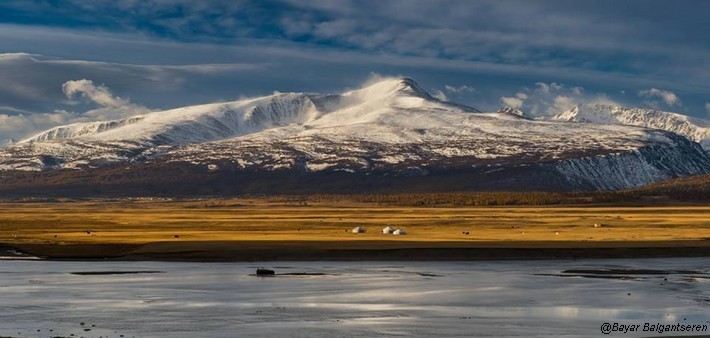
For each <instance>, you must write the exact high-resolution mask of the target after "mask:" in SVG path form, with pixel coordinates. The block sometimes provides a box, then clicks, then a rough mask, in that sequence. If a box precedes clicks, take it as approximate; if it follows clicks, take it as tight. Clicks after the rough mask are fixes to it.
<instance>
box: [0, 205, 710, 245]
mask: <svg viewBox="0 0 710 338" xmlns="http://www.w3.org/2000/svg"><path fill="white" fill-rule="evenodd" d="M595 223H601V224H603V227H601V228H595V227H594V226H593V225H594V224H595ZM387 225H390V226H393V227H395V228H403V229H406V231H407V235H404V236H393V235H383V234H382V232H381V229H382V228H383V227H385V226H387ZM356 226H362V227H364V228H366V229H367V232H366V233H364V234H353V233H351V232H350V230H351V229H352V228H353V227H356ZM87 231H88V233H87ZM466 232H467V233H468V234H466ZM708 239H710V206H702V205H700V206H687V205H686V206H634V207H631V206H623V207H612V206H500V207H453V206H438V207H402V206H392V205H378V204H374V203H364V202H353V201H345V200H341V201H329V202H325V201H320V202H308V203H297V202H292V201H283V200H281V201H280V200H274V199H272V200H269V199H223V200H192V201H172V200H113V201H110V200H95V201H65V202H14V203H10V202H5V203H0V243H5V244H8V245H21V244H106V243H110V244H146V243H154V242H175V243H176V244H177V243H179V242H183V241H185V242H200V241H251V242H253V241H272V242H279V241H305V242H308V241H314V242H343V243H345V242H358V241H365V242H370V243H373V242H379V241H382V242H384V241H389V242H391V241H398V242H402V243H406V242H412V243H414V242H431V243H439V244H443V243H445V242H451V243H453V242H456V243H461V242H480V241H488V242H490V241H499V242H506V241H515V242H521V241H529V242H535V241H548V242H549V241H559V242H570V241H572V242H596V241H599V242H608V241H682V240H685V241H687V240H708ZM363 243H364V242H363Z"/></svg>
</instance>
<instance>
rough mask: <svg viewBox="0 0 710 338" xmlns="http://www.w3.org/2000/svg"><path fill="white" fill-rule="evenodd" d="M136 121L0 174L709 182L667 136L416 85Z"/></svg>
mask: <svg viewBox="0 0 710 338" xmlns="http://www.w3.org/2000/svg"><path fill="white" fill-rule="evenodd" d="M129 119H131V120H117V121H106V122H93V123H87V124H77V125H70V126H63V127H57V128H53V129H50V130H48V131H45V132H43V133H40V134H38V135H36V136H35V137H33V138H29V139H27V140H24V141H23V142H20V143H18V144H14V145H11V146H9V147H6V148H2V149H0V175H2V172H6V174H5V175H4V176H5V177H6V179H7V180H10V177H13V175H11V174H8V172H16V171H34V172H39V174H37V175H36V177H42V178H41V179H39V178H37V179H32V181H33V182H35V183H36V184H39V185H41V184H43V183H42V182H45V181H43V180H50V177H56V175H55V174H50V173H47V174H42V172H51V171H57V170H58V171H62V172H63V173H61V174H60V176H62V177H63V180H64V181H66V182H75V183H74V184H79V185H80V184H82V183H81V181H74V179H73V178H71V177H93V176H97V177H99V176H101V175H103V174H102V173H110V174H107V175H109V176H110V177H113V179H114V180H115V181H120V182H128V183H127V184H132V185H135V184H139V183H138V182H140V184H139V185H149V186H150V185H155V184H156V183H155V182H163V181H165V178H163V177H161V176H160V175H162V174H164V173H168V172H172V173H173V175H192V177H193V178H194V177H200V178H201V179H202V180H203V181H204V182H221V183H219V184H217V183H215V185H214V186H211V187H212V188H211V189H222V188H223V187H221V186H220V185H224V184H238V185H240V186H239V187H232V188H229V189H234V190H229V189H228V190H229V191H231V192H233V193H238V191H240V189H243V190H249V191H252V190H256V191H258V188H256V187H254V185H256V186H268V187H269V188H268V189H267V190H269V189H270V190H276V191H275V192H278V189H284V190H287V188H286V187H285V185H286V184H278V181H277V182H276V183H273V182H268V181H269V180H272V179H277V178H278V180H282V181H283V182H291V183H290V184H292V185H293V186H296V187H300V188H293V189H294V192H297V191H298V189H303V190H309V191H310V190H311V189H315V188H314V187H311V186H309V187H306V186H304V184H305V183H304V182H309V184H311V185H316V186H318V185H322V186H324V187H331V188H332V189H334V191H335V192H337V191H347V190H348V189H351V190H353V191H354V190H358V189H360V188H355V187H354V186H353V184H357V183H355V182H358V181H361V182H370V183H369V184H371V185H372V186H371V187H370V188H368V189H383V188H384V187H388V186H396V187H397V188H396V189H419V188H421V189H440V188H447V186H446V184H442V186H441V187H435V183H433V182H434V181H437V180H438V181H441V182H450V183H447V184H451V185H452V186H450V187H448V188H457V187H456V186H457V184H455V183H453V181H452V179H453V178H455V177H458V178H460V179H462V180H466V181H467V182H469V183H468V184H459V185H458V187H466V188H465V189H494V190H495V189H499V188H505V189H520V190H527V189H528V188H530V187H535V188H537V189H545V187H546V185H545V184H548V185H549V187H550V188H551V189H559V190H580V189H582V190H616V189H626V188H633V187H638V186H641V185H644V184H649V183H653V182H657V181H660V180H665V179H669V178H675V177H682V176H689V175H697V174H704V173H708V172H710V157H708V156H709V155H708V154H707V153H706V152H705V151H703V150H702V148H701V147H700V146H699V145H698V144H697V143H693V142H691V141H689V140H687V139H686V138H684V137H681V136H678V135H677V134H674V133H671V132H667V131H662V130H657V129H648V128H644V127H637V126H627V125H620V124H596V123H577V122H568V121H540V120H531V119H527V118H525V117H524V114H522V112H520V111H519V110H514V109H503V110H501V111H499V112H495V113H482V112H480V111H479V110H477V109H475V108H472V107H468V106H464V105H459V104H456V103H451V102H445V101H441V100H438V99H436V98H433V97H432V96H431V95H429V94H428V93H427V92H426V91H424V90H423V89H422V88H421V87H420V86H419V85H418V84H417V83H416V82H415V81H414V80H412V79H409V78H389V79H384V80H381V81H378V82H375V83H372V84H369V85H367V86H364V87H362V88H359V89H355V90H351V91H347V92H344V93H341V94H306V93H277V94H274V95H270V96H265V97H259V98H251V99H245V100H238V101H232V102H225V103H212V104H205V105H198V106H188V107H182V108H177V109H170V110H166V111H159V112H153V113H148V114H144V115H141V116H134V117H131V118H129ZM27 175H30V176H32V175H31V174H27ZM30 176H26V175H25V174H21V175H20V174H18V175H15V176H14V177H30ZM245 177H253V182H252V181H249V180H246V179H245ZM316 178H320V179H321V181H320V183H317V182H318V179H316ZM54 179H55V178H51V180H54ZM174 179H175V180H176V181H175V182H186V181H188V180H186V178H185V177H182V178H181V177H176V178H174ZM7 180H6V181H2V179H0V190H2V187H3V185H5V186H15V185H13V184H11V183H8V182H9V181H7ZM533 180H535V181H533ZM189 181H190V182H193V180H192V179H190V180H189ZM261 181H264V182H262V183H263V184H262V183H259V182H261ZM102 182H103V183H101V184H111V183H109V182H108V181H105V180H103V179H102ZM151 182H153V183H151ZM171 182H172V181H171ZM175 182H173V183H170V184H171V185H174V184H175ZM325 182H328V183H325ZM396 182H400V183H396ZM402 182H407V185H405V184H404V183H402ZM546 182H547V183H546ZM35 183H33V184H35ZM45 184H48V182H45ZM193 184H197V185H199V184H200V183H199V182H198V181H194V183H193ZM249 186H252V188H249ZM417 187H419V188H417ZM331 188H324V189H331ZM136 189H137V188H136ZM161 189H162V188H161ZM195 189H197V190H199V189H200V188H199V187H195ZM393 189H394V188H393ZM316 190H317V189H316ZM366 190H367V189H366Z"/></svg>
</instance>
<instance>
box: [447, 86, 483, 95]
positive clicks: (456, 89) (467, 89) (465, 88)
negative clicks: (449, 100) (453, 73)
mask: <svg viewBox="0 0 710 338" xmlns="http://www.w3.org/2000/svg"><path fill="white" fill-rule="evenodd" d="M444 88H445V89H446V91H447V92H451V93H454V94H464V93H475V92H476V88H473V87H472V86H469V85H461V86H458V87H456V86H452V85H445V86H444Z"/></svg>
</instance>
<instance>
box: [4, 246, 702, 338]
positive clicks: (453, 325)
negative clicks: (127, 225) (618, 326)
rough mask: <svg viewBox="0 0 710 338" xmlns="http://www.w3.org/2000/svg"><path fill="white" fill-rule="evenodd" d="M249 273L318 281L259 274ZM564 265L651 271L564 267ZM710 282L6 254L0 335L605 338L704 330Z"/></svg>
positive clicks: (496, 266)
mask: <svg viewBox="0 0 710 338" xmlns="http://www.w3.org/2000/svg"><path fill="white" fill-rule="evenodd" d="M257 267H267V268H273V269H274V270H275V271H276V272H277V273H301V272H306V273H323V274H324V275H317V276H308V275H305V276H303V275H287V276H276V277H256V276H254V275H253V274H254V272H255V270H256V268H257ZM570 269H575V270H592V271H594V270H595V269H618V270H629V269H637V270H638V269H653V270H658V271H657V273H648V272H646V273H644V272H643V271H641V272H636V273H631V272H630V273H629V274H625V273H620V272H616V273H613V274H603V273H602V274H594V273H592V272H585V273H564V272H563V271H565V270H570ZM668 270H673V271H668ZM612 271H614V270H612ZM629 271H633V270H629ZM77 272H78V273H81V274H76V273H77ZM108 272H111V273H112V274H106V273H108ZM115 272H125V273H124V274H114V273H115ZM709 276H710V266H709V265H708V263H707V259H705V258H683V259H634V260H582V261H573V260H565V261H496V262H268V263H166V262H113V261H110V262H98V261H91V262H78V261H72V262H66V261H19V260H6V261H0V336H11V337H54V336H61V337H69V336H70V335H72V334H73V335H74V337H80V336H84V337H99V336H102V337H119V336H120V335H123V336H124V337H134V336H135V337H237V336H249V337H259V336H271V337H281V336H293V337H299V336H300V337H338V336H348V337H373V336H422V337H430V336H462V337H463V336H496V337H535V336H537V337H550V336H569V337H577V336H580V337H594V336H602V334H601V333H600V326H601V325H602V324H603V323H605V322H619V323H634V324H636V323H640V324H643V323H645V322H650V323H663V324H666V323H667V324H675V323H688V324H710V279H709V278H710V277H709ZM82 323H83V325H81V324H82ZM50 330H51V331H50ZM706 334H708V333H706ZM614 335H616V336H625V337H630V336H654V334H653V333H652V334H649V333H645V334H643V333H636V334H633V333H632V334H612V336H614ZM686 335H687V333H686ZM655 336H660V335H658V334H655Z"/></svg>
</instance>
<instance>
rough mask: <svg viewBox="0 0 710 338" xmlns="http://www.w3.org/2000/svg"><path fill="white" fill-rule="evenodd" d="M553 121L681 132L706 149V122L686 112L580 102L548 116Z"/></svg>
mask: <svg viewBox="0 0 710 338" xmlns="http://www.w3.org/2000/svg"><path fill="white" fill-rule="evenodd" d="M552 119H553V120H557V121H574V122H587V123H603V124H625V125H634V126H642V127H647V128H655V129H663V130H668V131H672V132H674V133H677V134H680V135H683V136H685V137H687V138H689V139H691V140H693V141H695V142H698V143H700V144H701V145H702V146H703V148H704V149H706V150H710V121H709V120H704V119H700V118H693V117H690V116H686V115H681V114H676V113H670V112H664V111H658V110H652V109H643V108H626V107H621V106H614V105H599V104H595V105H582V106H577V107H574V108H572V109H571V110H568V111H566V112H562V113H560V114H557V115H555V116H553V117H552Z"/></svg>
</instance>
